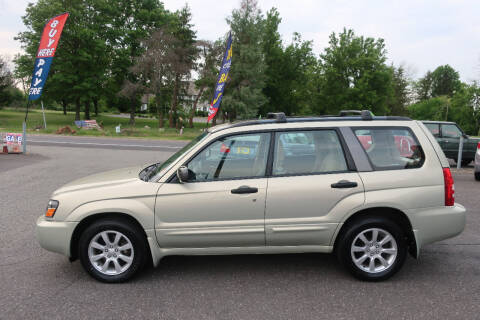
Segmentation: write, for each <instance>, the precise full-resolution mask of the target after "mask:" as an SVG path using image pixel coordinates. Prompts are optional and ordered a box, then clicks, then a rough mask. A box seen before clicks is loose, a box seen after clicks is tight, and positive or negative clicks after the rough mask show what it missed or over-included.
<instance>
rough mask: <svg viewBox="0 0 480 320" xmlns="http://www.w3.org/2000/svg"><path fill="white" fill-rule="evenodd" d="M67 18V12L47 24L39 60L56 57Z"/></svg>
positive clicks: (38, 54)
mask: <svg viewBox="0 0 480 320" xmlns="http://www.w3.org/2000/svg"><path fill="white" fill-rule="evenodd" d="M67 18H68V12H65V13H62V14H61V15H58V16H56V17H53V18H52V19H50V20H49V21H48V22H47V24H46V25H45V28H44V29H43V33H42V38H41V40H40V45H39V46H38V52H37V58H48V57H53V56H54V55H55V50H56V49H57V45H58V41H59V40H60V35H61V34H62V30H63V26H64V25H65V22H66V21H67Z"/></svg>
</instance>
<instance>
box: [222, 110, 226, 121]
mask: <svg viewBox="0 0 480 320" xmlns="http://www.w3.org/2000/svg"><path fill="white" fill-rule="evenodd" d="M225 121H227V115H226V114H225V112H223V111H222V123H225Z"/></svg>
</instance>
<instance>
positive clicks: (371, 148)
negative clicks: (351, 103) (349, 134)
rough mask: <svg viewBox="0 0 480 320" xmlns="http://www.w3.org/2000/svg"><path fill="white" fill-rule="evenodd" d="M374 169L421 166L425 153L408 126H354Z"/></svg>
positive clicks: (354, 130)
mask: <svg viewBox="0 0 480 320" xmlns="http://www.w3.org/2000/svg"><path fill="white" fill-rule="evenodd" d="M352 129H353V132H355V135H356V136H357V139H358V141H359V142H360V144H361V145H362V147H363V149H364V150H365V152H366V154H367V156H368V158H369V160H370V163H371V164H372V167H373V169H374V170H399V169H415V168H420V167H421V166H422V165H423V163H424V162H425V154H424V152H423V150H422V147H421V145H420V143H419V142H418V140H417V138H416V137H415V135H414V134H413V132H412V131H411V130H410V129H409V128H406V127H369V128H365V127H362V128H352Z"/></svg>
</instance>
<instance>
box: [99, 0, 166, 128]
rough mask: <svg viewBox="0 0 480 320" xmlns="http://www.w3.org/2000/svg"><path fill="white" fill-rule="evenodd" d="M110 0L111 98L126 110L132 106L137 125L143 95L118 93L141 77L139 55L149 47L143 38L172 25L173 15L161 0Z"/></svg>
mask: <svg viewBox="0 0 480 320" xmlns="http://www.w3.org/2000/svg"><path fill="white" fill-rule="evenodd" d="M104 1H107V0H104ZM106 4H107V6H106V8H105V9H106V11H107V12H108V15H109V16H110V17H112V19H111V24H110V25H109V27H108V28H106V29H105V31H104V33H105V35H106V38H107V39H108V44H109V46H110V47H111V51H112V61H111V64H110V72H109V79H108V81H107V83H106V84H105V90H106V92H107V102H108V103H109V104H112V105H117V106H118V108H119V109H120V110H122V111H123V110H128V111H129V112H130V124H132V125H133V124H134V123H135V113H136V110H137V107H138V106H139V105H140V100H139V95H138V94H132V95H131V96H125V94H118V93H119V92H120V90H122V87H124V86H125V83H130V84H135V85H137V82H139V81H141V79H139V78H138V75H136V74H134V73H133V72H131V68H132V66H133V65H134V64H135V62H136V59H137V57H139V56H140V55H142V53H143V52H144V50H145V48H144V47H143V46H142V45H141V42H142V41H143V40H144V39H147V38H148V37H149V36H150V35H151V34H152V32H154V31H155V30H157V29H159V28H161V27H163V26H166V25H169V24H170V23H171V21H172V20H173V15H172V14H171V13H170V12H168V11H167V10H165V8H164V7H163V4H162V3H161V2H159V1H158V0H108V1H107V2H106Z"/></svg>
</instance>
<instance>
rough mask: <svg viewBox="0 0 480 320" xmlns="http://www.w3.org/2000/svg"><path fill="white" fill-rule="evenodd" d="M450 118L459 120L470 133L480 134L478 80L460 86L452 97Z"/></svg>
mask: <svg viewBox="0 0 480 320" xmlns="http://www.w3.org/2000/svg"><path fill="white" fill-rule="evenodd" d="M448 120H450V121H455V122H457V123H458V124H459V125H460V126H461V127H462V129H463V130H465V132H466V133H468V134H472V135H480V87H479V85H478V83H477V82H474V83H472V84H471V85H467V84H462V85H461V86H460V87H459V88H458V90H457V91H456V92H455V94H454V95H453V97H452V98H451V107H450V110H449V113H448Z"/></svg>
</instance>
